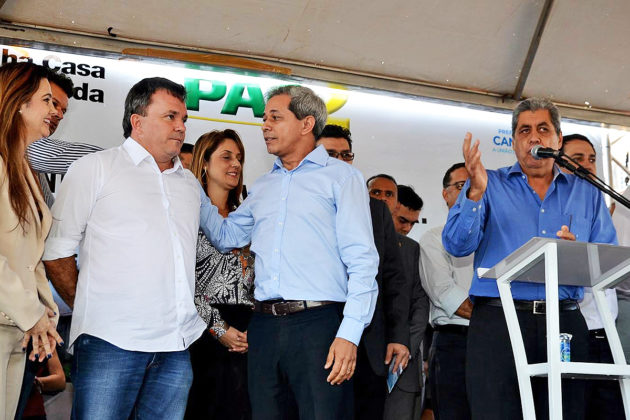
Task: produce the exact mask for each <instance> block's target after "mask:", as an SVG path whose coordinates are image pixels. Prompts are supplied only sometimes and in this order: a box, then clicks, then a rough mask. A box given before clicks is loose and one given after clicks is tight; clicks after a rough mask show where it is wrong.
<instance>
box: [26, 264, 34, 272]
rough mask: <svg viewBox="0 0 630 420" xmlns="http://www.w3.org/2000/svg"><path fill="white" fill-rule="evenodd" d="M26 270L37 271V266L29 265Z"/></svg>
mask: <svg viewBox="0 0 630 420" xmlns="http://www.w3.org/2000/svg"><path fill="white" fill-rule="evenodd" d="M26 268H27V269H28V271H35V266H33V265H29V266H28V267H26Z"/></svg>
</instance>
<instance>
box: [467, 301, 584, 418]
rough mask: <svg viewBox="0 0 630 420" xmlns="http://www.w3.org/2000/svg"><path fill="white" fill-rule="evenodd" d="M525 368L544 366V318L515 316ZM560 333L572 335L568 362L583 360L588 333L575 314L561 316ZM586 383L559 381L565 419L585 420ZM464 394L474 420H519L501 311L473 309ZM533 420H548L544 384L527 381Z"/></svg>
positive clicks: (480, 306) (512, 366)
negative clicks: (532, 400)
mask: <svg viewBox="0 0 630 420" xmlns="http://www.w3.org/2000/svg"><path fill="white" fill-rule="evenodd" d="M516 312H517V317H518V322H519V325H520V327H521V332H522V335H523V341H524V344H525V353H526V354H527V361H528V363H530V364H531V363H542V362H546V361H547V350H546V347H547V341H546V324H545V315H535V314H533V313H532V312H528V311H516ZM560 332H561V333H569V334H572V335H573V338H572V340H571V361H573V362H584V361H586V360H587V356H588V330H587V327H586V322H584V317H583V316H582V313H581V312H580V311H579V310H574V311H561V312H560ZM584 382H585V381H582V380H575V379H563V380H562V402H563V404H562V412H563V418H565V419H572V420H575V419H584V404H583V403H582V401H584V397H585V383H584ZM466 388H467V390H468V400H469V401H470V407H471V412H472V417H473V419H483V420H492V419H497V420H503V419H519V418H522V416H523V412H522V409H521V398H520V394H519V388H518V380H517V377H516V368H515V363H514V355H513V353H512V345H511V343H510V337H509V334H508V329H507V324H506V322H505V316H504V314H503V308H501V307H495V306H488V305H483V304H477V303H475V306H474V308H473V312H472V318H471V319H470V327H469V329H468V343H467V351H466ZM532 388H533V394H534V405H535V410H536V418H537V419H548V418H549V402H548V391H547V379H546V378H532Z"/></svg>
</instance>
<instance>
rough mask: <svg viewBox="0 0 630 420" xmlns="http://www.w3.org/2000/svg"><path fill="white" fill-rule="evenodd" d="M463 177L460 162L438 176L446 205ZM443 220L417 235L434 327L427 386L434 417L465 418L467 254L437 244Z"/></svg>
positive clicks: (468, 309) (467, 416)
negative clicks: (441, 178) (419, 235)
mask: <svg viewBox="0 0 630 420" xmlns="http://www.w3.org/2000/svg"><path fill="white" fill-rule="evenodd" d="M467 179H468V173H467V172H466V168H465V167H464V163H463V162H462V163H456V164H455V165H453V166H451V167H450V168H449V169H448V170H447V171H446V174H445V175H444V179H443V180H442V187H443V189H442V197H443V198H444V201H445V202H446V205H447V206H448V208H449V209H450V208H451V207H452V206H453V204H455V201H456V200H457V196H458V195H459V192H460V191H461V189H462V187H463V186H464V183H465V182H466V180H467ZM442 229H443V226H439V227H436V228H433V229H431V230H429V231H428V232H426V233H425V234H424V235H423V236H422V238H420V266H421V268H422V271H421V273H420V278H421V279H422V287H423V288H424V290H425V291H426V293H427V295H429V299H430V300H431V313H430V322H431V325H432V326H433V327H434V329H435V333H434V335H433V343H432V345H431V351H430V353H429V354H430V356H429V357H430V360H429V375H428V376H429V388H430V390H431V391H430V392H431V400H432V403H433V414H434V416H435V418H436V419H449V420H451V419H452V420H465V419H470V418H471V415H470V410H469V408H468V398H467V397H466V381H465V373H466V372H465V369H466V339H467V335H468V323H469V321H468V320H469V319H470V315H471V312H472V302H471V301H470V298H469V297H468V290H469V289H470V283H471V281H472V274H473V256H472V255H469V256H467V257H461V258H456V257H454V256H452V255H450V254H449V253H448V252H446V250H445V249H444V246H443V245H442Z"/></svg>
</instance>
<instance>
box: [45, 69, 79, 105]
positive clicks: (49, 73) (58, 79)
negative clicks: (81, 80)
mask: <svg viewBox="0 0 630 420" xmlns="http://www.w3.org/2000/svg"><path fill="white" fill-rule="evenodd" d="M46 78H47V79H48V82H49V83H51V84H52V83H54V84H56V85H57V86H59V87H60V88H61V90H63V92H64V93H65V94H66V96H68V98H72V93H73V90H74V83H73V82H72V79H70V78H69V77H68V76H66V75H65V74H63V73H61V72H59V71H56V70H53V69H50V68H48V67H46Z"/></svg>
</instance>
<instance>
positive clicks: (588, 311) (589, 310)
mask: <svg viewBox="0 0 630 420" xmlns="http://www.w3.org/2000/svg"><path fill="white" fill-rule="evenodd" d="M605 293H606V299H607V300H608V307H609V308H610V312H611V314H612V317H613V320H615V319H617V314H618V312H619V308H618V305H617V292H615V289H606V290H605ZM580 311H582V315H583V316H584V320H585V321H586V326H587V327H588V329H589V330H599V329H601V328H604V324H603V323H602V318H601V317H600V316H599V311H598V310H597V304H596V303H595V297H594V296H593V290H592V289H591V288H590V287H585V288H584V299H582V300H581V301H580Z"/></svg>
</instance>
